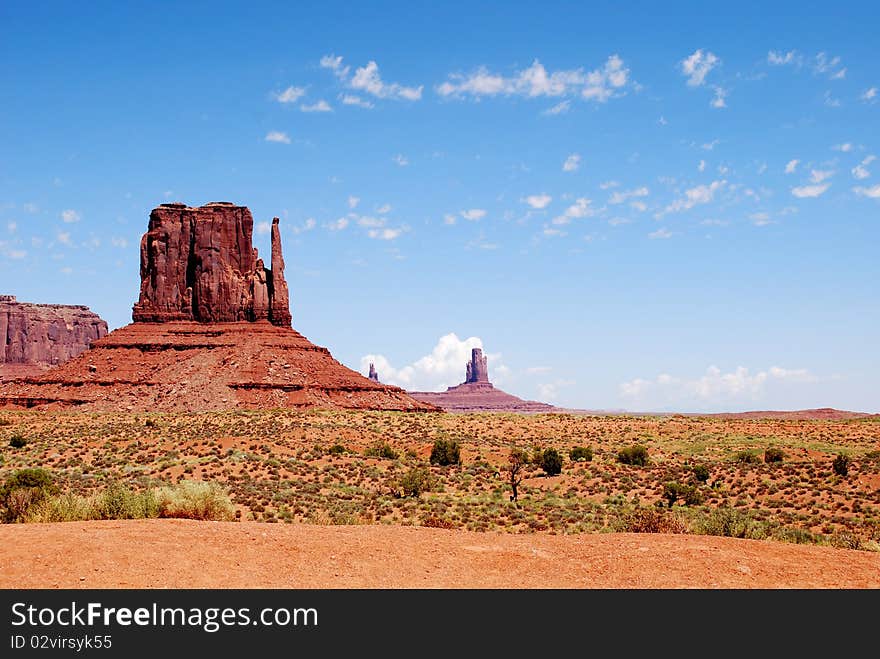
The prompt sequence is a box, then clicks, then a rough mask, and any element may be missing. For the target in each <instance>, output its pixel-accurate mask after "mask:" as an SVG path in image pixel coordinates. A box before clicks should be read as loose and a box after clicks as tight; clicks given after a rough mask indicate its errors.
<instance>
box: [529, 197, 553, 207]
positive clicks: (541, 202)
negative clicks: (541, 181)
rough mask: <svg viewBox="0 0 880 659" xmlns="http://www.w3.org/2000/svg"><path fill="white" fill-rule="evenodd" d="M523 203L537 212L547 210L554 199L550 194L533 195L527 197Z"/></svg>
mask: <svg viewBox="0 0 880 659" xmlns="http://www.w3.org/2000/svg"><path fill="white" fill-rule="evenodd" d="M523 201H525V203H527V204H528V205H529V206H531V207H532V208H534V209H536V210H541V209H544V208H547V206H549V205H550V202H551V201H553V197H551V196H550V195H548V194H533V195H529V196H528V197H526V198H525V199H524V200H523Z"/></svg>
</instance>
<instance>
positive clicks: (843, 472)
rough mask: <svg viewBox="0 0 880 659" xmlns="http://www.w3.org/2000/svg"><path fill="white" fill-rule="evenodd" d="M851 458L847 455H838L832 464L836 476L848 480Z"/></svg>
mask: <svg viewBox="0 0 880 659" xmlns="http://www.w3.org/2000/svg"><path fill="white" fill-rule="evenodd" d="M849 463H850V458H849V456H848V455H846V454H845V453H838V454H837V455H836V456H835V458H834V461H833V462H832V463H831V469H832V470H833V471H834V473H835V474H837V475H838V476H841V477H843V478H846V477H847V476H848V475H849Z"/></svg>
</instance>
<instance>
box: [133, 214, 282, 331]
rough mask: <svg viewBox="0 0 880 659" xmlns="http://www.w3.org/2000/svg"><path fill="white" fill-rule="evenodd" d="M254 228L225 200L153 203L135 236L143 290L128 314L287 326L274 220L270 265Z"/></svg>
mask: <svg viewBox="0 0 880 659" xmlns="http://www.w3.org/2000/svg"><path fill="white" fill-rule="evenodd" d="M253 229H254V218H253V216H252V215H251V212H250V210H249V209H248V208H247V207H246V206H236V205H235V204H232V203H230V202H226V201H215V202H211V203H209V204H205V205H204V206H200V207H198V208H192V207H189V206H187V205H186V204H181V203H172V204H161V205H159V206H158V207H157V208H154V209H153V210H152V212H151V213H150V223H149V226H148V228H147V232H146V233H145V234H144V236H143V238H141V268H140V271H141V290H140V298H139V299H138V301H137V303H136V304H135V305H134V308H133V311H132V319H133V320H134V321H135V322H144V323H164V322H174V321H181V320H194V321H197V322H202V323H217V322H239V321H251V322H252V321H257V320H268V321H269V322H271V323H272V324H273V325H278V326H281V327H290V326H291V316H290V294H289V291H288V288H287V282H286V281H285V279H284V257H283V256H282V253H281V233H280V231H279V228H278V218H275V219H273V221H272V236H271V238H272V263H271V269H270V268H266V267H265V265H264V263H263V261H262V259H260V258H259V254H258V253H257V250H256V248H254V247H253Z"/></svg>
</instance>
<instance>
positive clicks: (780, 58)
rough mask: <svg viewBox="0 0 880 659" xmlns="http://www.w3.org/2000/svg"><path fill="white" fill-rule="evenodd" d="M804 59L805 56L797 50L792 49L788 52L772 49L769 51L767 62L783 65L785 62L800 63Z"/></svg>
mask: <svg viewBox="0 0 880 659" xmlns="http://www.w3.org/2000/svg"><path fill="white" fill-rule="evenodd" d="M802 61H803V58H802V57H801V56H800V55H799V54H798V52H797V51H796V50H790V51H788V52H787V53H782V52H779V51H775V50H771V51H770V52H769V53H767V63H768V64H773V65H775V66H782V65H784V64H796V65H800V64H801V62H802Z"/></svg>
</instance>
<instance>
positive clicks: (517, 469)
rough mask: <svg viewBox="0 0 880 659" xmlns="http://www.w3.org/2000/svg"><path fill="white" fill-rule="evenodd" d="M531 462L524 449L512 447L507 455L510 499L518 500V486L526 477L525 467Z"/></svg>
mask: <svg viewBox="0 0 880 659" xmlns="http://www.w3.org/2000/svg"><path fill="white" fill-rule="evenodd" d="M528 463H529V455H528V453H526V452H525V451H523V450H522V449H518V448H515V449H512V450H511V451H510V455H509V456H508V457H507V467H506V469H505V470H506V471H507V482H508V484H509V485H510V490H511V492H512V494H511V495H510V500H511V501H513V502H516V501H517V499H518V497H519V492H518V489H517V488H518V487H519V484H520V483H522V480H523V478H525V473H524V472H525V467H526V465H527V464H528Z"/></svg>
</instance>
